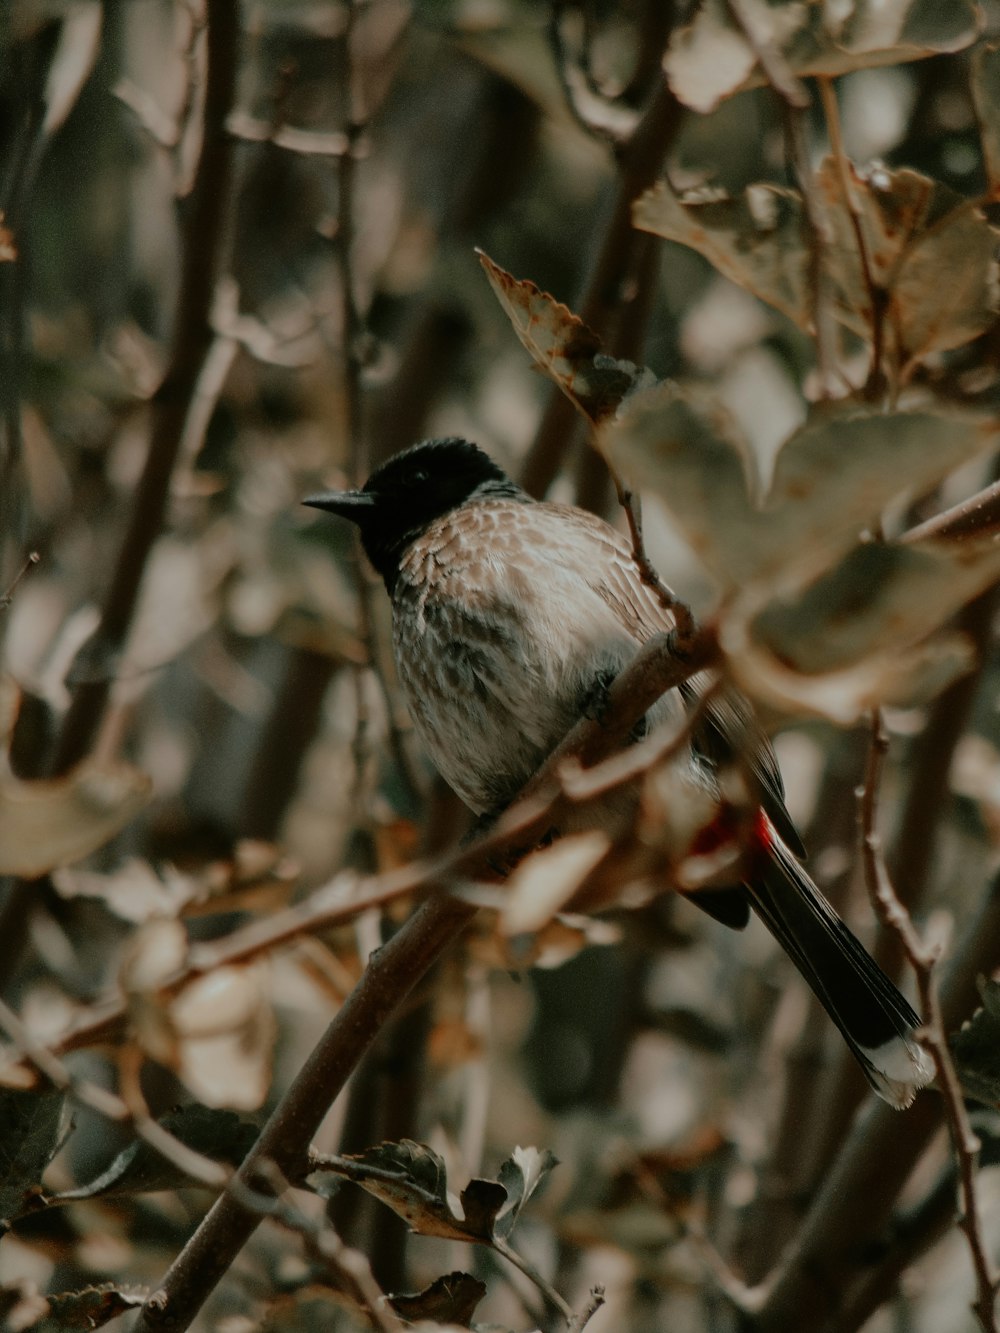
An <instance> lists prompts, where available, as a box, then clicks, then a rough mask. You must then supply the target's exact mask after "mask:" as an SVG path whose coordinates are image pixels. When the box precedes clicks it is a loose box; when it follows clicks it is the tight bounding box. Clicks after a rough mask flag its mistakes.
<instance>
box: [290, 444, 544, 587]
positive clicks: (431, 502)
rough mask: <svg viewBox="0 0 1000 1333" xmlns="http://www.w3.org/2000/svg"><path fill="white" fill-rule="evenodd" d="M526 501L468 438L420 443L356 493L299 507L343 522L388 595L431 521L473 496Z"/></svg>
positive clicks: (335, 495) (384, 466)
mask: <svg viewBox="0 0 1000 1333" xmlns="http://www.w3.org/2000/svg"><path fill="white" fill-rule="evenodd" d="M487 495H499V496H508V497H510V498H511V499H523V500H526V499H527V498H528V497H527V496H526V494H525V492H524V491H522V490H521V488H520V487H519V486H518V485H516V483H515V482H513V481H511V479H510V477H508V476H507V474H506V472H504V470H503V469H502V468H500V467H498V466H497V464H496V463H494V462H493V460H492V458H490V457H489V455H488V454H484V453H483V451H482V449H480V448H478V447H477V446H476V445H474V444H470V442H469V441H468V440H461V439H456V438H451V439H446V440H423V441H422V442H421V443H420V444H415V445H414V446H413V447H412V448H411V449H406V450H404V451H403V452H402V453H401V454H394V455H393V457H392V458H390V459H389V460H388V461H387V462H385V463H383V464H382V466H381V467H379V468H376V469H375V471H374V472H373V473H372V474H371V476H370V477H369V478H368V480H367V481H366V482H365V484H364V486H363V487H362V488H361V490H360V491H331V492H329V493H328V494H325V495H311V496H310V497H309V499H308V500H305V501H303V503H304V504H307V505H312V506H313V508H315V509H325V510H326V511H327V512H328V513H330V514H338V515H340V517H341V518H349V519H350V520H351V522H352V523H356V524H357V525H358V528H359V529H360V531H361V544H362V546H363V547H364V548H365V554H366V555H367V556H368V559H369V560H370V561H371V562H372V564H373V565H374V567H375V568H376V570H378V572H379V573H380V574H381V575H382V578H383V579H384V580H385V586H386V588H387V589H388V590H389V592H390V593H391V592H392V589H393V586H394V584H395V582H396V576H397V574H398V573H399V562H400V560H401V559H402V556H403V552H404V551H405V550H406V548H407V547H408V546H409V545H410V543H411V542H413V541H415V540H416V539H417V538H418V537H419V536H420V535H421V533H423V532H425V531H426V530H427V528H428V527H429V525H430V524H431V523H433V521H434V520H435V519H436V518H440V517H441V516H442V515H443V514H447V513H450V512H451V510H453V509H457V508H458V506H459V505H461V504H464V503H465V501H466V500H469V499H472V498H473V497H476V498H478V497H480V496H487Z"/></svg>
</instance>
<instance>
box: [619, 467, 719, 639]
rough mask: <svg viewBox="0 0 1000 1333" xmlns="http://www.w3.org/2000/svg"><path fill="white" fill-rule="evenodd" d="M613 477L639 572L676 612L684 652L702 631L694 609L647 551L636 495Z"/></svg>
mask: <svg viewBox="0 0 1000 1333" xmlns="http://www.w3.org/2000/svg"><path fill="white" fill-rule="evenodd" d="M612 477H613V478H614V482H615V487H616V489H617V491H618V503H619V504H620V505H621V507H622V509H623V510H624V511H625V521H626V523H627V524H628V531H629V538H630V540H631V542H632V558H633V559H634V560H635V563H636V565H637V566H638V567H639V575H640V577H641V579H642V581H643V583H645V584H646V586H647V587H648V588H650V589H651V590H652V591H653V592H654V593H655V595H656V597H657V599H658V600H659V603H660V605H661V606H662V607H663V609H664V610H665V611H667V612H668V613H669V614H670V615H671V616H673V620H674V625H675V632H676V639H675V647H676V650H677V652H678V653H679V654H681V655H683V654H684V653H685V651H686V650H687V648H688V646H689V645H692V644H693V643H694V641H695V637H696V635H697V633H698V626H697V622H696V621H695V618H694V612H693V611H692V610H691V608H690V606H689V605H688V604H687V602H685V601H684V600H683V598H681V597H678V596H677V594H676V593H675V592H674V590H673V589H672V588H670V587H668V586H667V584H666V583H664V582H663V580H662V579H661V578H660V575H659V573H658V572H657V569H656V566H655V565H654V564H653V562H652V560H650V558H649V555H648V554H647V551H646V543H645V540H644V539H643V535H642V514H641V512H640V510H639V504H638V501H637V499H636V496H635V495H634V494H633V492H632V491H631V490H629V489H627V488H626V487H624V486H622V484H621V482H620V481H619V479H618V476H617V475H616V474H615V473H612Z"/></svg>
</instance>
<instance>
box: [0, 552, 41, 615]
mask: <svg viewBox="0 0 1000 1333" xmlns="http://www.w3.org/2000/svg"><path fill="white" fill-rule="evenodd" d="M41 558H42V557H41V556H40V555H39V554H38V552H37V551H29V552H28V555H27V557H26V558H25V561H24V564H23V565H22V566H21V568H20V569H19V570H18V571H17V573H16V574H15V575H14V577H13V578H12V579H11V581H10V583H9V584H8V585H7V591H6V592H3V593H0V611H6V610H7V607H8V606H10V604H11V602H12V601H13V600H14V593H15V592H16V591H17V585H18V584H19V583H20V582H21V580H22V579H23V578H24V576H25V574H27V572H28V570H29V569H31V567H32V566H33V565H37V564H38V562H39V560H41Z"/></svg>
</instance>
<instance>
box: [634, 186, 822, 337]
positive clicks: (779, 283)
mask: <svg viewBox="0 0 1000 1333" xmlns="http://www.w3.org/2000/svg"><path fill="white" fill-rule="evenodd" d="M632 221H633V222H634V224H635V225H636V226H637V227H638V228H639V230H640V231H648V232H652V233H653V235H654V236H662V237H663V238H664V239H665V240H668V241H677V242H679V243H680V244H681V245H687V246H689V247H690V248H691V249H692V250H697V251H698V253H699V254H701V255H704V256H705V258H706V259H707V260H708V261H709V263H710V264H712V265H713V266H714V267H715V268H716V269H717V270H718V271H719V272H720V273H722V274H723V275H724V276H725V277H727V278H729V279H730V280H731V281H732V282H735V283H736V284H737V285H738V286H740V287H743V288H744V289H745V290H746V291H748V292H752V293H753V294H754V296H757V297H759V298H760V299H761V300H762V301H766V302H767V304H768V305H771V306H773V307H774V308H775V309H776V310H780V311H781V313H782V314H784V315H787V316H788V318H789V319H790V320H792V321H793V323H795V324H796V325H797V326H798V327H799V328H800V329H808V328H809V327H810V324H811V320H812V310H811V300H810V294H809V264H810V259H809V247H808V242H807V226H806V217H805V210H804V208H803V206H802V199H801V196H800V195H798V194H797V193H796V192H795V191H794V190H787V189H783V188H782V187H781V186H777V185H749V186H747V188H746V190H744V192H743V194H742V195H741V196H740V197H739V198H733V197H732V196H730V195H728V194H726V193H725V192H724V191H721V190H695V191H689V192H688V193H686V194H683V195H678V194H676V193H675V192H674V191H673V190H672V189H671V188H670V186H669V185H667V184H666V183H665V182H663V181H660V182H659V183H658V184H656V185H654V186H653V187H652V189H650V190H647V191H646V192H645V194H642V195H640V196H639V198H638V199H637V200H636V201H635V203H634V204H633V205H632Z"/></svg>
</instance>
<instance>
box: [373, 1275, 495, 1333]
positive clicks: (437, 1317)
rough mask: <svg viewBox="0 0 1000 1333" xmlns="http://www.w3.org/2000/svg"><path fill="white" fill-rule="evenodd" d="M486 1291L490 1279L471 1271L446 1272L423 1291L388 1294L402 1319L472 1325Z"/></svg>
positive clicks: (464, 1326) (462, 1325) (463, 1325)
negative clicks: (485, 1279) (487, 1280)
mask: <svg viewBox="0 0 1000 1333" xmlns="http://www.w3.org/2000/svg"><path fill="white" fill-rule="evenodd" d="M485 1295H486V1283H485V1282H480V1280H479V1278H477V1277H473V1276H472V1274H471V1273H445V1274H444V1276H443V1277H439V1278H435V1279H434V1281H433V1282H432V1283H431V1284H430V1286H429V1287H425V1288H424V1290H423V1291H418V1292H414V1293H412V1294H408V1293H402V1292H401V1293H398V1294H394V1295H392V1296H390V1297H389V1298H388V1300H389V1304H390V1305H391V1306H392V1308H393V1309H394V1310H395V1311H396V1313H397V1314H398V1315H399V1317H400V1318H401V1319H405V1320H406V1322H407V1323H409V1324H415V1323H417V1322H418V1321H420V1320H422V1319H425V1320H427V1321H428V1322H432V1323H438V1324H458V1325H460V1326H461V1327H462V1328H468V1327H469V1326H470V1323H471V1320H472V1316H473V1315H474V1314H475V1311H476V1306H477V1305H478V1304H479V1302H480V1301H481V1300H482V1299H483V1297H484V1296H485Z"/></svg>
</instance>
